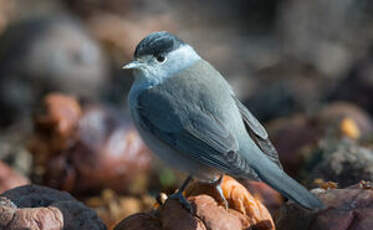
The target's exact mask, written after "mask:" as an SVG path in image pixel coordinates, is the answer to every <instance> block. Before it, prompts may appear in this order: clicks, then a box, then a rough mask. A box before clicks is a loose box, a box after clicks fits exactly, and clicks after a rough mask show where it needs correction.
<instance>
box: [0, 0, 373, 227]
mask: <svg viewBox="0 0 373 230" xmlns="http://www.w3.org/2000/svg"><path fill="white" fill-rule="evenodd" d="M372 13H373V4H372V3H370V1H354V0H330V1H327V2H325V1H322V0H314V1H306V0H269V1H256V0H246V1H243V0H233V1H229V2H228V1H222V0H217V1H216V0H215V1H213V0H206V1H171V0H162V1H158V2H157V3H155V2H154V1H150V0H139V1H134V0H107V1H100V0H80V1H77V0H56V1H50V0H28V1H24V0H14V1H7V0H0V111H1V114H0V193H1V195H0V229H33V230H47V229H116V230H121V229H154V230H159V229H211V230H215V229H232V230H235V229H259V230H266V229H280V230H281V229H287V230H292V229H294V230H295V229H308V230H311V229H325V230H326V229H346V230H347V229H354V230H355V229H356V230H357V229H371V228H373V223H372V220H373V207H371V206H372V205H371V204H372V202H371V201H372V200H373V185H372V184H371V183H372V181H373V120H372V115H373V100H372V98H373V49H372V44H373V17H372V15H373V14H372ZM158 30H168V31H170V32H172V33H175V34H177V35H178V36H179V37H181V38H183V40H185V41H186V42H188V43H190V44H191V45H192V46H193V47H195V48H196V50H197V51H198V52H199V53H200V54H201V56H203V57H204V58H205V59H206V60H208V61H209V62H210V63H212V64H213V65H214V66H215V67H216V68H217V69H218V70H219V71H221V72H222V73H223V75H224V76H225V77H226V78H227V80H228V81H229V82H230V83H231V84H232V86H233V88H234V90H235V92H236V93H237V95H238V96H239V97H240V99H241V100H242V101H243V102H244V104H245V105H246V106H247V107H248V108H249V109H250V110H251V111H252V112H253V113H254V114H255V115H256V117H257V118H258V119H259V120H260V121H261V122H262V123H263V124H264V126H265V127H266V129H267V130H268V133H269V135H270V137H271V140H272V141H273V143H274V145H275V147H276V148H277V150H278V152H279V155H280V159H281V162H282V164H283V166H284V170H285V171H286V172H287V173H288V174H289V175H291V176H292V177H294V178H296V179H297V180H298V181H299V182H301V183H302V184H304V185H305V186H306V187H307V188H309V189H310V190H311V189H312V192H313V193H314V194H315V195H316V196H318V197H319V198H320V199H321V200H322V201H323V202H324V204H325V205H326V209H325V210H320V211H317V212H310V211H307V210H303V209H301V208H300V207H299V206H297V205H295V204H294V203H292V202H291V201H286V200H285V199H284V198H283V197H282V196H281V195H280V194H279V193H277V192H276V191H274V190H273V189H271V188H270V187H269V186H268V185H266V184H264V183H262V182H255V181H249V180H240V181H236V180H235V179H233V178H230V177H225V178H224V181H223V192H224V194H225V196H226V197H227V200H228V203H229V208H228V209H225V208H224V206H223V205H222V203H221V200H219V196H217V194H216V191H214V190H213V189H212V188H211V187H209V186H208V185H204V184H199V183H194V184H193V185H191V186H190V187H189V188H188V189H187V191H186V194H185V195H186V196H187V197H188V200H189V201H190V202H191V204H192V206H193V209H194V212H193V213H188V212H186V210H185V209H184V208H183V207H182V206H181V205H180V204H179V203H178V202H176V201H175V200H171V199H170V200H168V199H167V197H168V196H169V195H170V194H171V193H173V192H174V191H175V189H176V188H177V186H178V185H179V184H180V183H181V182H182V180H183V178H184V177H185V175H183V174H180V173H178V172H175V171H173V170H172V169H169V168H167V167H166V166H165V165H163V164H162V162H160V161H159V160H158V159H156V158H155V157H154V156H152V154H151V153H150V151H149V150H148V149H147V148H146V146H145V145H144V144H143V142H142V140H141V138H140V137H139V136H138V134H137V132H136V130H135V129H134V127H133V124H132V122H131V119H130V118H129V115H128V108H127V103H126V97H127V94H128V90H129V87H130V85H131V83H132V78H131V76H130V75H131V74H130V72H126V71H122V70H121V69H120V67H121V66H122V65H123V64H124V63H126V62H128V61H129V60H131V58H132V54H133V51H134V48H135V46H136V44H137V43H138V42H139V40H141V39H142V38H143V37H144V36H145V35H147V34H148V33H150V32H153V31H158ZM371 43H372V44H371Z"/></svg>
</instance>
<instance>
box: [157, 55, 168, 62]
mask: <svg viewBox="0 0 373 230" xmlns="http://www.w3.org/2000/svg"><path fill="white" fill-rule="evenodd" d="M166 59H167V58H166V57H164V56H158V57H157V62H159V63H164V62H165V61H166Z"/></svg>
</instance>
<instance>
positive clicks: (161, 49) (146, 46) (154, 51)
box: [123, 31, 201, 80]
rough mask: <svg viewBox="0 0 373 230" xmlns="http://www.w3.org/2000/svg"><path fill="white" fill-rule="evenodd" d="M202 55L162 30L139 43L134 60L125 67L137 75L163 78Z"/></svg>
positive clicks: (190, 63)
mask: <svg viewBox="0 0 373 230" xmlns="http://www.w3.org/2000/svg"><path fill="white" fill-rule="evenodd" d="M199 59H201V58H200V56H199V55H198V54H197V53H196V52H195V51H194V49H193V48H192V47H191V46H189V45H188V44H186V43H184V42H183V41H182V40H181V39H179V38H178V37H176V36H175V35H173V34H171V33H168V32H165V31H162V32H155V33H151V34H149V35H148V36H146V37H145V38H144V39H143V40H142V41H140V43H139V44H138V45H137V47H136V50H135V54H134V60H133V61H132V62H130V63H128V64H126V65H125V66H123V69H132V70H134V75H135V77H140V78H145V79H150V80H151V79H158V80H162V79H164V78H167V77H171V76H172V75H174V74H175V73H177V72H179V71H181V70H183V69H184V68H187V67H188V66H190V65H192V64H193V63H195V62H196V61H198V60H199Z"/></svg>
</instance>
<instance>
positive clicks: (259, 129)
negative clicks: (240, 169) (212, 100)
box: [233, 96, 282, 168]
mask: <svg viewBox="0 0 373 230" xmlns="http://www.w3.org/2000/svg"><path fill="white" fill-rule="evenodd" d="M233 98H234V100H235V102H236V105H237V107H238V109H239V110H240V113H241V115H242V118H243V120H244V122H245V125H246V129H247V131H248V132H249V134H250V136H251V138H252V139H253V140H254V141H255V143H256V145H257V146H258V147H259V148H260V149H261V150H262V152H263V153H264V154H266V155H267V157H268V158H269V159H270V160H272V161H273V162H274V163H275V164H277V165H278V166H279V167H280V168H282V165H281V162H280V160H279V156H278V153H277V151H276V149H275V147H274V146H273V144H272V142H271V140H270V139H269V137H268V134H267V131H266V130H265V129H264V127H263V126H262V124H260V122H259V121H258V120H257V119H256V118H255V117H254V115H253V114H252V113H251V112H250V111H249V110H248V109H247V108H246V107H245V106H244V105H243V104H242V103H241V102H240V100H239V99H238V98H237V97H236V96H233Z"/></svg>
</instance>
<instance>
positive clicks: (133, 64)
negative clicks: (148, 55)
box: [122, 60, 143, 69]
mask: <svg viewBox="0 0 373 230" xmlns="http://www.w3.org/2000/svg"><path fill="white" fill-rule="evenodd" d="M141 66H143V63H142V62H139V61H136V60H135V61H131V62H130V63H128V64H126V65H124V66H123V67H122V69H138V68H140V67H141Z"/></svg>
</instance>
